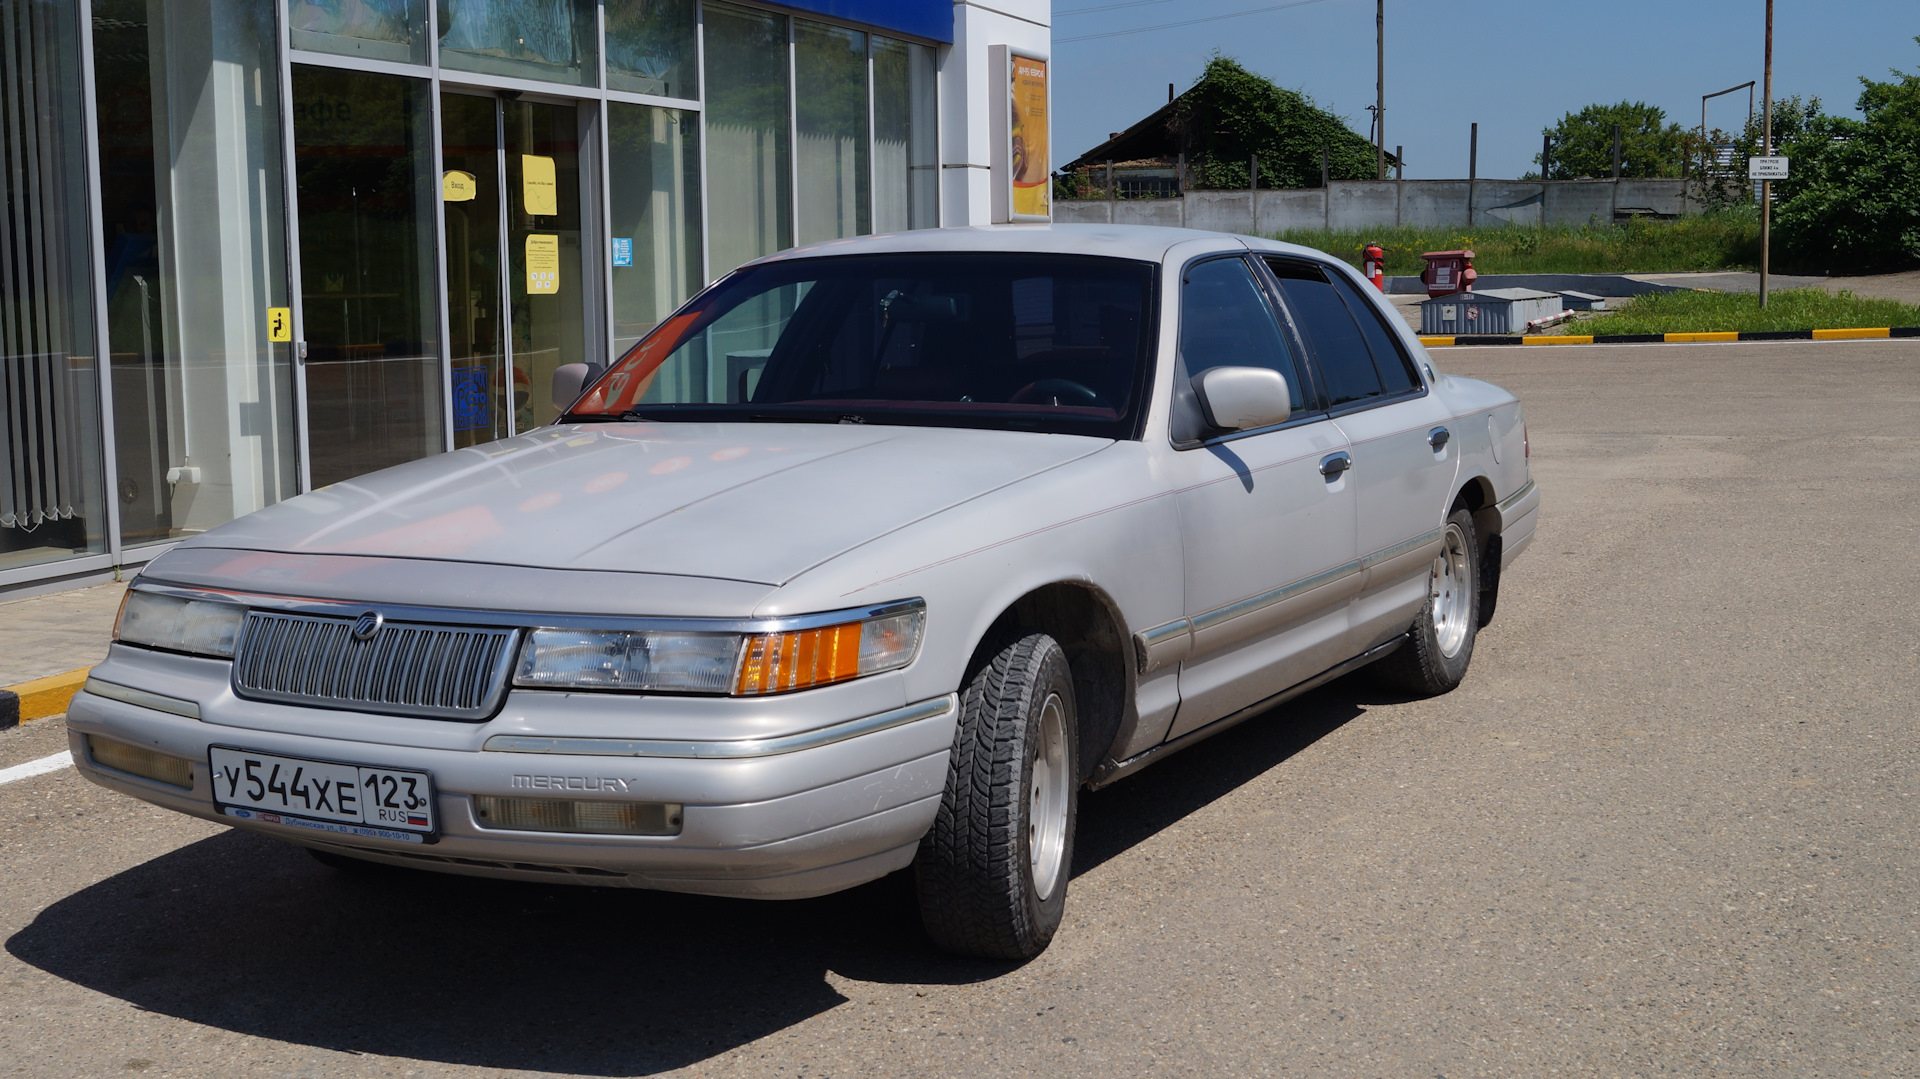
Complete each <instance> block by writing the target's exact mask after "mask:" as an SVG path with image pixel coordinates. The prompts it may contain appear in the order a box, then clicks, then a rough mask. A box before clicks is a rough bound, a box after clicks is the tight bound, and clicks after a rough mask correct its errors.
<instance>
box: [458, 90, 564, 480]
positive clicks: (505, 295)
mask: <svg viewBox="0 0 1920 1079" xmlns="http://www.w3.org/2000/svg"><path fill="white" fill-rule="evenodd" d="M579 126H580V122H579V113H578V110H577V109H576V107H575V106H572V105H557V104H548V103H546V102H540V101H521V100H512V101H502V100H499V99H497V98H493V97H476V96H471V95H467V94H461V93H457V92H450V93H446V94H444V95H442V97H441V112H440V131H441V148H440V149H441V157H442V162H443V166H444V172H443V173H442V175H441V200H442V213H443V215H444V216H445V219H446V236H447V247H446V258H447V296H446V304H447V329H448V354H449V357H450V358H451V361H452V380H453V383H452V391H453V392H452V397H453V438H454V445H455V446H456V447H460V446H473V445H478V444H479V443H482V442H487V441H490V440H492V439H496V438H505V437H507V436H508V435H511V434H514V433H516V432H519V431H525V430H530V429H532V428H534V427H537V426H539V425H540V424H543V423H547V422H549V421H551V420H552V419H553V417H554V416H555V415H556V414H557V413H558V412H559V410H560V407H561V406H562V405H565V404H567V402H565V401H558V402H556V401H553V400H552V399H551V397H552V394H551V386H552V382H553V371H554V369H555V368H556V367H559V366H560V365H561V364H567V363H579V362H581V361H583V360H585V359H586V358H587V357H586V344H587V334H586V323H585V310H586V308H585V303H584V300H585V289H586V288H587V282H586V281H585V280H584V276H585V275H584V272H583V266H582V262H581V254H580V242H581V238H580V145H579V142H580V135H579Z"/></svg>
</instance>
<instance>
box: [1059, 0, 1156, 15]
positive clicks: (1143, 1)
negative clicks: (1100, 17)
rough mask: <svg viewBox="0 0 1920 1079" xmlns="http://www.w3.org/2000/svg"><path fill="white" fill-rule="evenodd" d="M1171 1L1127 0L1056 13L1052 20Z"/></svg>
mask: <svg viewBox="0 0 1920 1079" xmlns="http://www.w3.org/2000/svg"><path fill="white" fill-rule="evenodd" d="M1171 3H1173V0H1127V2H1126V3H1124V4H1101V5H1100V6H1099V7H1077V8H1074V9H1073V10H1072V11H1056V12H1054V13H1053V17H1054V18H1056V19H1057V18H1059V17H1060V16H1062V15H1091V14H1093V13H1094V12H1096V11H1118V10H1120V9H1121V8H1123V7H1146V6H1147V5H1148V4H1171Z"/></svg>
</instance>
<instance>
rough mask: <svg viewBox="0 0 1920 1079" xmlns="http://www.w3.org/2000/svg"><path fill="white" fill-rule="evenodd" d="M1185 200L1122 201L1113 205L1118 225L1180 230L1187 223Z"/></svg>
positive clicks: (1114, 218)
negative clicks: (1164, 227) (1182, 204)
mask: <svg viewBox="0 0 1920 1079" xmlns="http://www.w3.org/2000/svg"><path fill="white" fill-rule="evenodd" d="M1185 201H1186V200H1185V199H1121V200H1119V201H1118V202H1115V203H1113V204H1112V205H1113V223H1114V224H1116V225H1165V226H1168V227H1171V228H1179V227H1180V226H1181V225H1184V224H1185V223H1186V220H1185V218H1186V214H1185V212H1184V207H1182V206H1181V205H1180V204H1181V203H1183V202H1185Z"/></svg>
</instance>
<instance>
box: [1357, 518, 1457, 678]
mask: <svg viewBox="0 0 1920 1079" xmlns="http://www.w3.org/2000/svg"><path fill="white" fill-rule="evenodd" d="M1479 552H1480V538H1479V537H1478V536H1477V535H1475V534H1474V529H1473V514H1472V512H1471V511H1469V510H1467V509H1465V508H1460V509H1456V510H1454V511H1453V513H1452V514H1451V515H1449V516H1448V517H1447V522H1446V524H1445V525H1444V526H1442V528H1441V551H1440V554H1438V555H1437V556H1435V557H1434V560H1433V566H1432V568H1431V569H1429V570H1428V575H1427V601H1426V603H1424V604H1422V605H1421V607H1420V613H1419V615H1418V616H1416V617H1415V618H1414V620H1413V628H1412V629H1411V631H1410V632H1409V633H1408V640H1407V643H1406V644H1403V645H1401V646H1400V647H1399V648H1397V649H1395V650H1394V651H1393V652H1391V653H1389V654H1388V655H1387V656H1386V657H1385V658H1384V659H1382V660H1381V661H1380V662H1379V663H1377V664H1375V665H1374V667H1375V669H1376V671H1377V672H1378V673H1379V676H1380V677H1381V679H1382V680H1383V681H1385V682H1386V683H1387V684H1389V685H1391V686H1393V687H1394V688H1396V689H1400V690H1404V691H1405V692H1407V693H1411V694H1414V695H1415V696H1420V697H1437V696H1439V695H1440V694H1442V693H1446V692H1449V691H1450V690H1452V689H1453V688H1454V687H1455V686H1458V685H1459V684H1460V682H1461V681H1462V680H1463V679H1465V678H1466V676H1467V665H1468V664H1469V663H1472V662H1473V644H1474V640H1475V639H1476V638H1477V636H1478V635H1479V630H1480V557H1479Z"/></svg>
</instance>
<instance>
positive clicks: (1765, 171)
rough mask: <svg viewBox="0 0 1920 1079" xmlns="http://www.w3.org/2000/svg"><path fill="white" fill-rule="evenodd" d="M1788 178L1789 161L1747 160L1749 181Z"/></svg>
mask: <svg viewBox="0 0 1920 1079" xmlns="http://www.w3.org/2000/svg"><path fill="white" fill-rule="evenodd" d="M1786 178H1787V159H1786V158H1784V157H1750V158H1747V179H1749V180H1784V179H1786Z"/></svg>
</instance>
